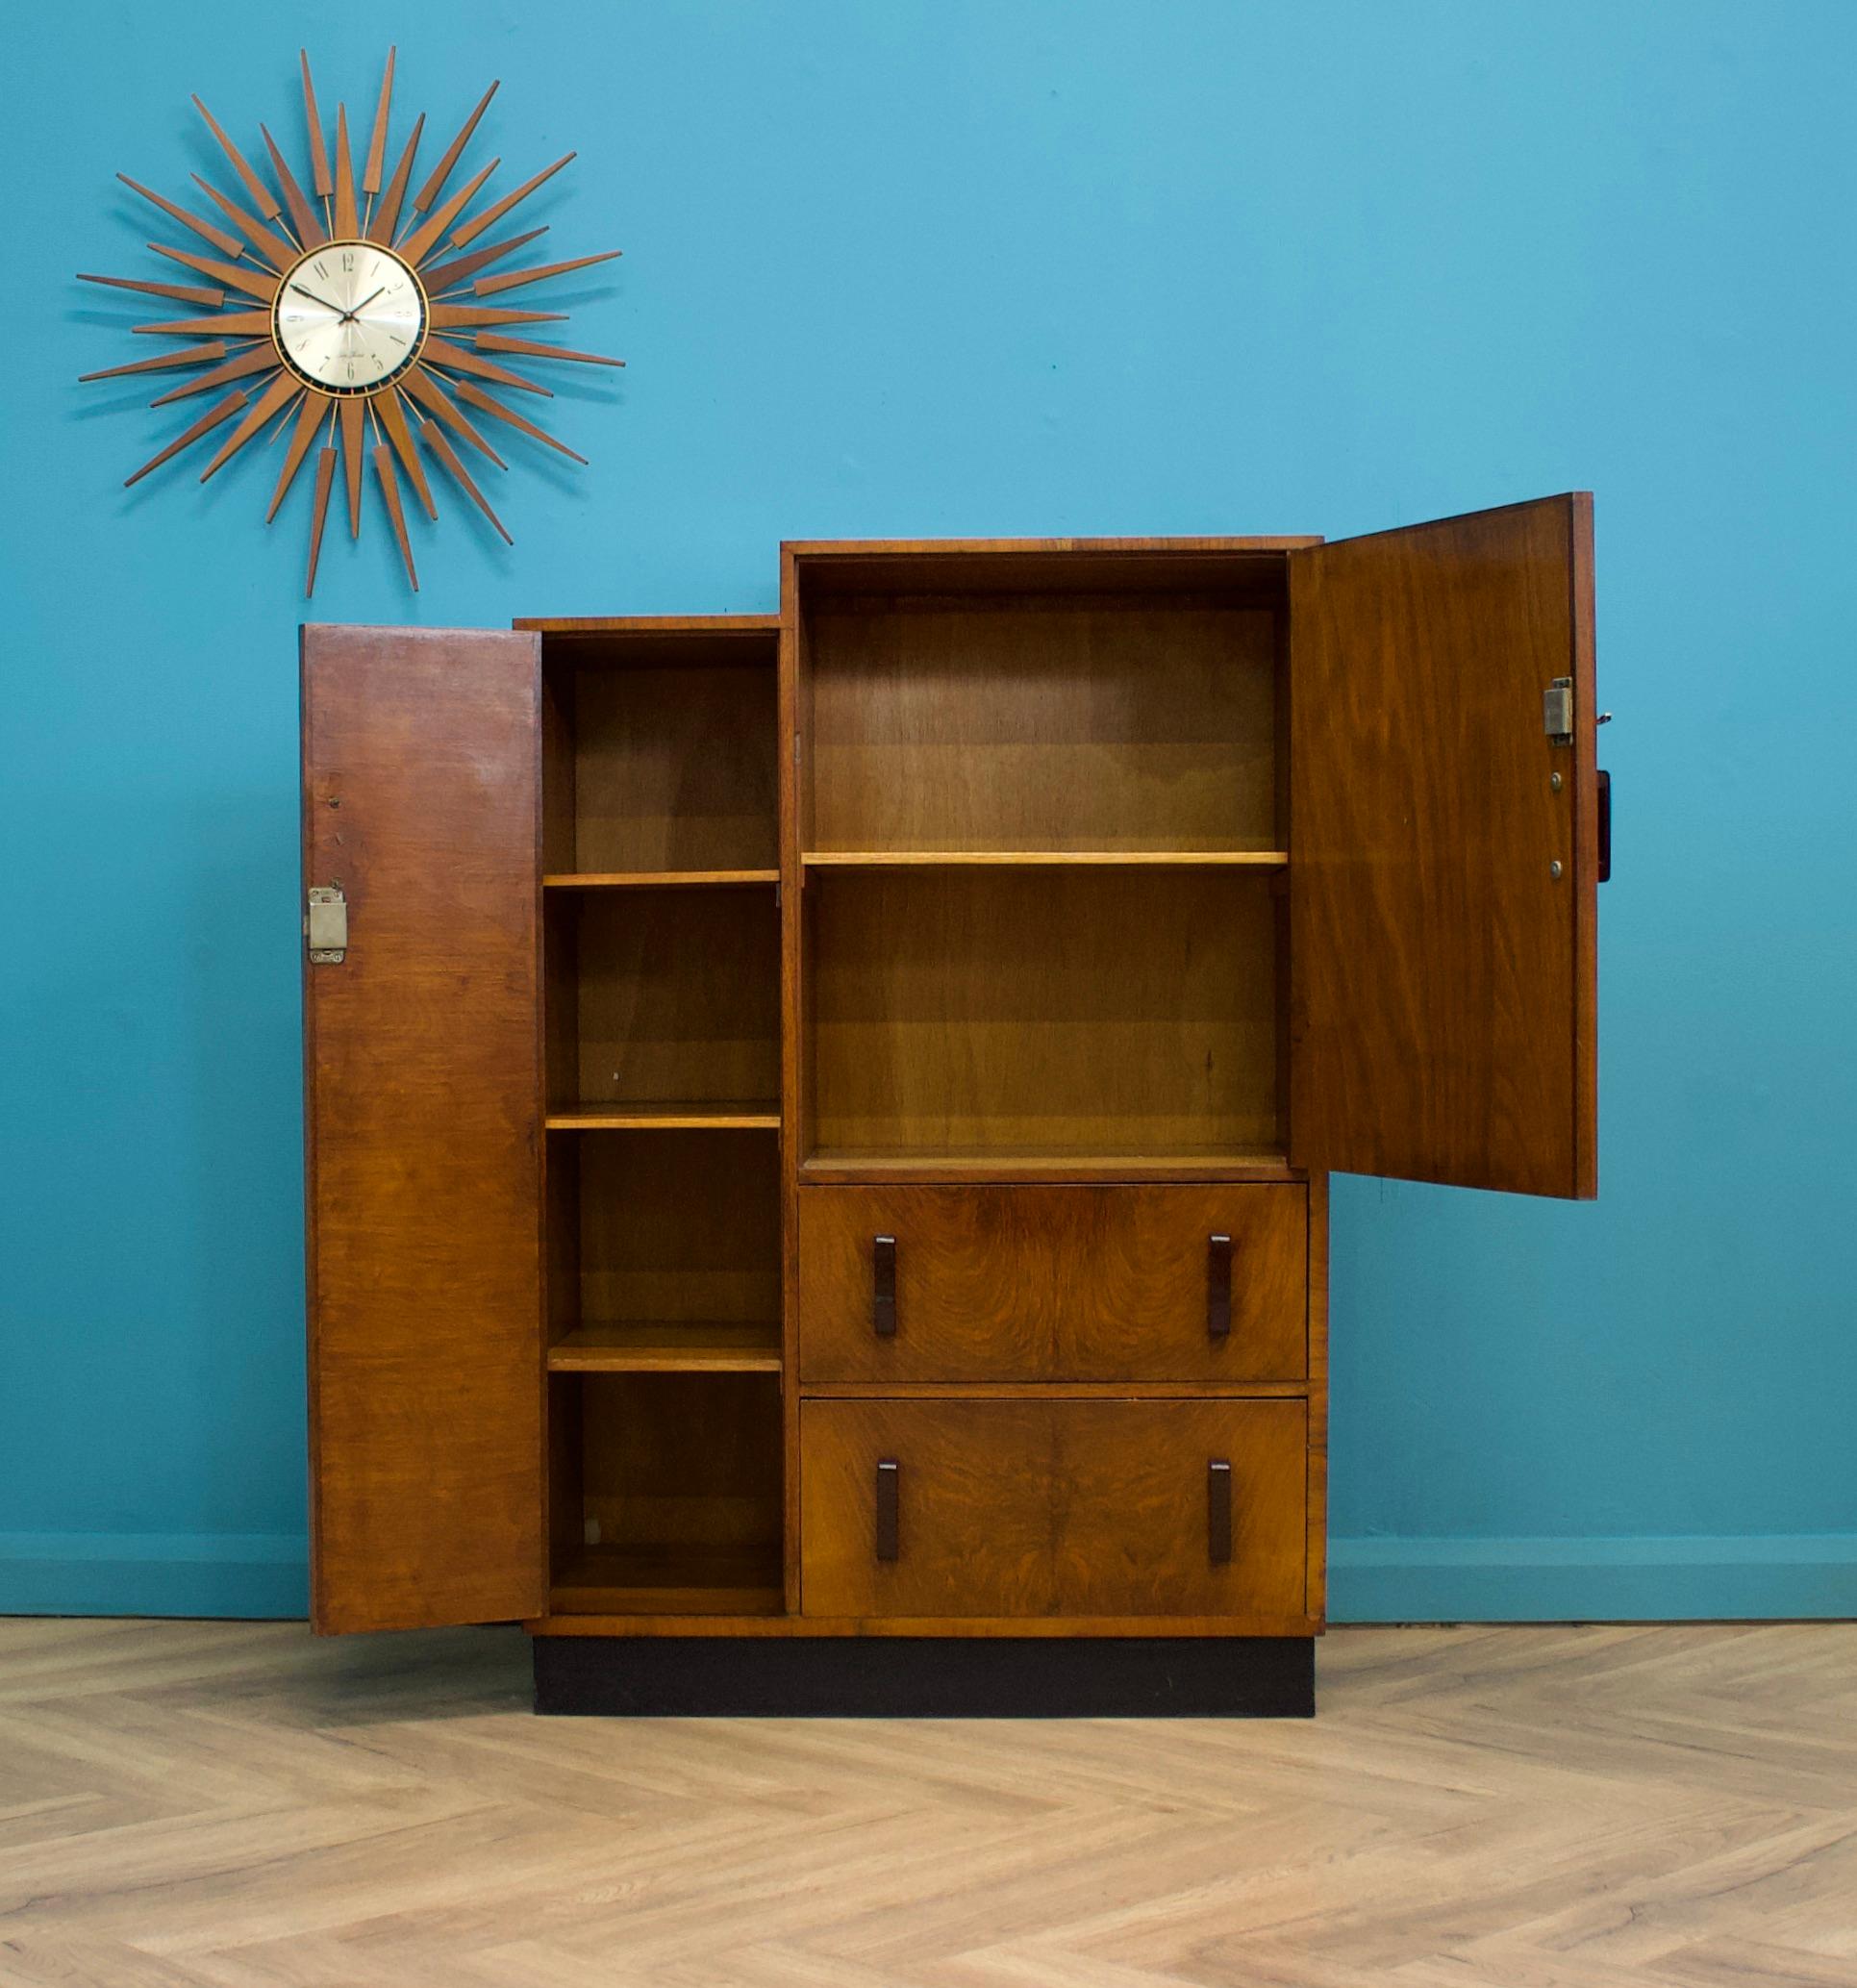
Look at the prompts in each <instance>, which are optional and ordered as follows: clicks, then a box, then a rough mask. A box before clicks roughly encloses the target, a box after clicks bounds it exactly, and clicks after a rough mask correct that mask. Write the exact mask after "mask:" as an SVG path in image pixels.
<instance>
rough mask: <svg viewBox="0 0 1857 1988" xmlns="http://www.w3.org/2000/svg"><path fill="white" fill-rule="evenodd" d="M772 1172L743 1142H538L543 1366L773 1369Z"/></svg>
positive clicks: (753, 1137)
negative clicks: (542, 1200)
mask: <svg viewBox="0 0 1857 1988" xmlns="http://www.w3.org/2000/svg"><path fill="white" fill-rule="evenodd" d="M779 1167H780V1148H779V1145H778V1142H776V1141H774V1140H771V1139H765V1138H763V1137H761V1136H760V1135H759V1134H758V1133H755V1132H737V1131H716V1132H712V1131H665V1132H656V1131H654V1132H642V1133H640V1132H614V1133H611V1134H608V1135H607V1136H605V1137H603V1138H599V1139H565V1140H551V1141H550V1142H549V1145H548V1155H547V1211H546V1222H547V1240H548V1258H547V1282H548V1338H549V1343H550V1352H549V1356H548V1358H549V1365H550V1366H551V1367H556V1368H561V1369H564V1370H565V1369H573V1370H594V1371H600V1370H621V1369H622V1370H639V1371H644V1370H646V1369H653V1370H662V1369H668V1368H674V1367H685V1368H689V1369H691V1370H696V1369H712V1368H722V1369H726V1368H729V1367H740V1368H741V1369H743V1370H744V1371H773V1370H775V1369H777V1368H778V1366H779V1354H780V1315H781V1291H780V1172H779ZM750 1363H752V1364H751V1366H750ZM770 1363H771V1364H770Z"/></svg>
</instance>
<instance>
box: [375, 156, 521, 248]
mask: <svg viewBox="0 0 1857 1988" xmlns="http://www.w3.org/2000/svg"><path fill="white" fill-rule="evenodd" d="M502 163H503V162H502V160H500V159H492V160H491V161H490V163H489V164H488V165H486V166H483V167H482V168H480V169H479V170H478V171H477V172H475V173H473V174H472V175H471V177H470V178H469V179H468V180H466V181H465V182H464V185H463V186H462V187H460V188H459V189H458V190H457V192H455V193H454V194H452V196H451V197H450V198H449V199H448V200H446V201H445V202H444V204H443V205H442V206H440V207H439V208H436V209H435V210H434V211H433V212H432V213H431V214H428V215H427V216H426V218H425V219H424V220H423V221H421V222H420V223H419V225H418V226H417V227H416V228H414V231H413V232H412V234H411V235H409V236H408V237H407V238H406V239H405V240H404V241H403V242H402V243H401V244H400V251H399V252H400V255H401V256H402V258H403V259H404V260H405V261H407V262H409V263H412V264H414V265H415V266H416V265H417V264H419V263H420V262H422V261H423V260H424V259H425V257H426V256H428V255H429V254H430V253H431V252H432V250H433V249H434V248H436V247H437V246H438V243H439V237H440V236H441V235H442V234H443V233H444V232H445V230H446V228H448V227H449V226H450V225H451V223H452V222H453V221H455V220H456V219H457V218H458V216H459V215H460V214H463V213H464V209H465V208H467V207H468V206H469V205H470V203H471V201H472V200H473V199H475V198H476V196H477V192H478V189H480V188H481V187H482V186H483V184H484V182H485V181H486V180H488V179H489V176H490V174H491V173H493V172H494V171H495V170H496V168H497V167H498V166H499V165H501V164H502Z"/></svg>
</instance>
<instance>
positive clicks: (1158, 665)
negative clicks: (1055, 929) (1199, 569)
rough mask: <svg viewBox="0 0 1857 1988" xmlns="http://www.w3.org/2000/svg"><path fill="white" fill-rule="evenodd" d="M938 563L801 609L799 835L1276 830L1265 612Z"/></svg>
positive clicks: (918, 837) (1217, 841)
mask: <svg viewBox="0 0 1857 1988" xmlns="http://www.w3.org/2000/svg"><path fill="white" fill-rule="evenodd" d="M937 566H938V562H936V561H934V560H924V561H923V562H921V569H920V572H919V574H918V577H917V581H916V584H917V586H918V587H920V588H921V589H922V590H923V594H922V595H921V596H919V597H918V596H913V595H896V596H886V595H860V596H855V597H851V598H830V599H828V600H827V601H826V602H825V603H824V604H822V605H821V606H819V607H818V608H816V610H815V611H814V612H813V613H812V615H811V617H810V627H809V631H808V656H809V676H810V692H811V697H810V702H811V726H810V730H809V732H808V734H807V736H806V738H805V740H804V741H803V743H802V765H803V768H804V769H805V770H804V778H805V779H806V781H807V783H808V785H809V789H810V794H809V802H808V812H809V814H810V817H811V823H812V827H811V835H812V840H811V841H810V842H809V843H808V844H807V847H808V849H809V850H820V851H831V850H834V849H840V850H870V851H883V850H977V851H984V850H1006V851H1011V850H1020V849H1030V850H1053V851H1059V850H1067V849H1072V850H1077V849H1082V850H1090V849H1097V850H1138V849H1145V850H1155V851H1180V850H1194V849H1257V850H1271V849H1278V848H1280V847H1281V846H1282V843H1281V842H1280V841H1279V839H1278V834H1277V827H1276V820H1275V777H1276V776H1275V750H1274V746H1275V718H1274V709H1273V707H1274V694H1275V680H1276V659H1275V647H1274V630H1275V616H1274V615H1273V614H1272V613H1271V612H1270V611H1269V610H1268V609H1267V608H1258V607H1233V606H1230V605H1227V604H1225V603H1224V602H1223V601H1221V600H1220V598H1219V597H1218V596H1217V594H1216V593H1207V594H1201V595H1197V596H1188V597H1186V598H1185V599H1167V598H1165V597H1157V596H1154V595H1151V594H1130V593H1102V594H1077V595H1065V594H1042V595H1041V594H1028V595H1020V596H1014V595H1000V594H986V593H983V594H978V595H975V596H971V597H961V596H954V597H949V596H947V595H943V594H941V593H938V592H935V591H933V590H934V589H935V588H936V587H937V584H938V582H937ZM803 589H804V577H803V576H802V601H803V600H804V591H803Z"/></svg>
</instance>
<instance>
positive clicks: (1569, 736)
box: [1541, 676, 1573, 745]
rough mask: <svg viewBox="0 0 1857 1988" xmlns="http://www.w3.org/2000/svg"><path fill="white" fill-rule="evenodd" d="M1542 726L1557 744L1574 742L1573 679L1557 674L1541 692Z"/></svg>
mask: <svg viewBox="0 0 1857 1988" xmlns="http://www.w3.org/2000/svg"><path fill="white" fill-rule="evenodd" d="M1541 728H1542V730H1543V732H1545V733H1546V734H1547V736H1548V737H1549V738H1550V739H1551V740H1552V741H1553V742H1554V743H1555V744H1556V745H1571V744H1572V742H1573V679H1572V678H1571V677H1570V676H1557V677H1556V678H1555V679H1554V681H1553V682H1552V683H1551V684H1549V685H1548V686H1547V688H1546V690H1544V691H1543V692H1542V693H1541Z"/></svg>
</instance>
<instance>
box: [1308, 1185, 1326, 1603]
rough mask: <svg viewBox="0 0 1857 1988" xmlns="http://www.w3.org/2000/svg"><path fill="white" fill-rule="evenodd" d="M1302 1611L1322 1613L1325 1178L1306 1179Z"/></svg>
mask: <svg viewBox="0 0 1857 1988" xmlns="http://www.w3.org/2000/svg"><path fill="white" fill-rule="evenodd" d="M1303 1605H1304V1610H1305V1612H1306V1613H1307V1614H1308V1615H1309V1616H1310V1617H1311V1618H1312V1619H1313V1620H1314V1621H1315V1622H1317V1623H1320V1622H1322V1621H1323V1620H1324V1619H1325V1618H1326V1615H1327V1611H1328V1175H1327V1174H1326V1173H1313V1174H1311V1175H1310V1177H1309V1572H1308V1590H1307V1599H1306V1600H1305V1602H1304V1604H1303Z"/></svg>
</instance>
